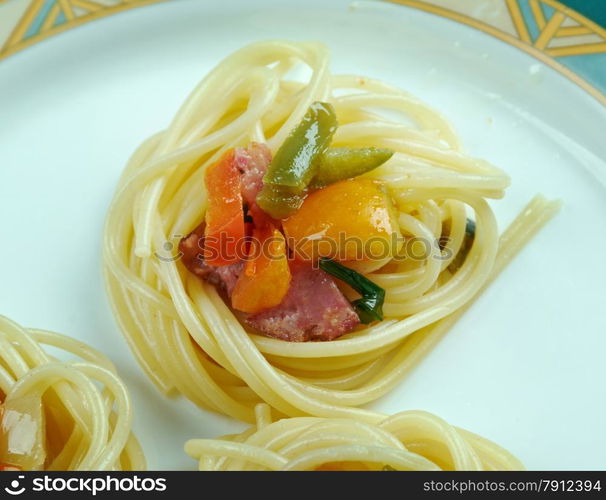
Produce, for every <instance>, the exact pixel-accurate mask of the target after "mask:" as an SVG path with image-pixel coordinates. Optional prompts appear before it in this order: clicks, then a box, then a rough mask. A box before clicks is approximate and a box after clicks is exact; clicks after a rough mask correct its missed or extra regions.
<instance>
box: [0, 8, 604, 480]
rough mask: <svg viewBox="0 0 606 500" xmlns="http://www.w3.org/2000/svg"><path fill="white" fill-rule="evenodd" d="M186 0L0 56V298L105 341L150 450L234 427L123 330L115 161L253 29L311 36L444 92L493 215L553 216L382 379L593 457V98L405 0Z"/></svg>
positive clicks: (596, 300)
mask: <svg viewBox="0 0 606 500" xmlns="http://www.w3.org/2000/svg"><path fill="white" fill-rule="evenodd" d="M327 4H328V2H324V1H321V0H307V1H306V2H304V3H302V2H294V1H292V2H291V1H289V2H286V1H284V0H262V1H261V0H257V1H255V2H247V1H245V0H241V1H233V2H197V1H193V0H192V1H181V2H169V3H160V4H156V5H153V6H149V7H145V8H141V9H137V10H134V11H129V12H125V13H122V14H120V15H117V16H112V17H108V18H105V19H101V20H98V21H95V22H93V23H90V24H87V25H85V26H82V27H79V28H77V29H74V30H71V31H68V32H67V33H64V34H62V35H60V36H57V37H53V38H51V39H49V40H46V41H45V42H44V43H42V44H38V45H35V46H34V47H32V48H29V49H27V50H26V51H23V52H20V53H18V54H16V55H14V56H11V57H9V58H7V59H5V60H4V61H2V63H1V64H0V223H1V228H2V240H1V242H2V245H1V246H0V277H1V279H0V312H1V313H3V314H6V315H8V316H9V317H12V318H14V319H15V320H17V321H18V322H20V323H22V324H25V325H27V326H34V327H43V328H48V329H54V330H57V331H60V332H64V333H67V334H69V335H72V336H74V337H77V338H80V339H82V340H84V341H86V342H89V343H91V344H93V345H94V346H96V347H98V348H100V349H101V350H103V351H104V352H105V353H107V354H108V355H109V356H110V357H111V358H112V359H113V360H114V361H115V362H116V364H117V366H118V368H119V371H120V373H121V374H122V376H123V378H124V379H125V381H126V382H127V384H128V386H129V387H130V389H131V392H132V394H133V399H134V404H135V409H136V419H135V431H136V433H137V435H138V437H139V438H140V440H141V442H142V444H143V446H144V449H145V452H146V454H147V457H148V461H149V466H150V468H154V469H156V468H161V469H183V468H186V469H192V468H194V467H195V464H194V462H193V461H191V460H190V459H189V458H188V457H187V456H185V455H184V453H183V451H182V446H183V443H184V442H185V441H186V440H187V439H189V438H192V437H216V436H219V435H221V434H224V433H227V432H233V431H235V430H237V429H241V428H243V427H244V424H242V423H240V422H236V421H232V420H231V419H228V418H225V417H222V416H218V415H215V414H210V413H208V412H203V411H200V410H198V409H197V408H195V407H194V406H193V405H191V404H190V403H189V402H187V401H184V400H176V401H175V400H168V399H165V398H163V397H162V396H161V395H160V394H159V393H158V392H157V391H156V389H155V388H154V387H153V386H152V384H151V382H149V381H148V380H147V378H146V377H145V376H144V374H143V373H142V371H141V370H140V369H139V367H138V365H137V364H136V362H135V360H134V358H133V357H132V356H131V354H130V352H129V351H128V348H127V346H126V344H125V342H124V341H123V340H122V337H121V334H120V332H119V331H118V329H117V327H116V324H115V323H114V320H113V318H112V316H111V313H110V310H109V307H108V303H107V300H106V298H105V295H104V287H103V281H102V277H101V270H100V267H101V266H100V247H101V230H102V223H103V220H104V216H105V211H106V208H107V206H108V203H109V201H110V198H111V196H112V193H113V190H114V186H115V183H116V181H117V179H118V176H119V174H120V171H121V170H122V168H123V165H124V163H125V162H126V160H127V158H128V157H129V155H130V153H131V152H132V151H133V149H134V148H135V147H136V146H137V145H138V144H139V143H140V142H141V141H142V140H143V139H144V138H146V137H147V136H149V135H150V134H152V133H153V132H155V131H157V130H159V129H161V128H163V127H164V126H166V125H167V123H168V122H169V120H170V119H171V117H172V115H173V113H174V112H175V111H176V109H177V107H178V106H179V104H180V103H181V102H182V101H183V99H184V98H185V97H186V95H187V94H188V92H189V90H190V89H191V88H192V87H193V86H194V85H195V84H196V82H197V81H198V80H199V79H200V78H202V77H203V76H204V75H205V74H206V73H207V72H208V71H209V70H210V69H211V68H212V67H213V65H214V64H216V63H217V62H218V61H219V60H221V59H222V58H223V57H224V56H226V55H227V54H229V53H230V52H231V51H233V50H235V49H237V48H239V47H240V46H242V45H244V44H246V43H249V42H251V41H253V40H259V39H266V38H277V37H281V38H290V39H295V40H306V39H317V40H322V41H323V42H325V43H326V44H327V45H328V46H329V47H330V48H331V49H332V54H333V63H332V67H333V70H334V71H335V72H348V73H352V72H353V73H362V74H366V75H369V76H372V77H378V78H381V79H384V80H386V81H388V82H391V83H394V84H397V85H399V86H401V87H402V88H405V89H407V90H409V91H410V92H412V93H414V94H416V95H417V96H419V97H421V98H422V99H424V100H425V101H426V102H428V103H430V104H431V105H432V106H434V107H436V108H438V109H440V110H441V111H442V112H443V113H444V114H445V115H446V116H447V117H448V118H449V119H450V120H451V121H452V122H453V123H454V125H455V127H456V129H457V130H458V131H459V132H460V134H461V135H462V137H463V141H464V144H465V146H466V148H467V149H468V151H470V152H471V153H472V154H474V155H477V156H481V157H484V158H486V159H488V160H489V161H491V162H493V163H495V164H497V165H499V166H501V167H502V168H504V169H505V170H506V171H507V172H508V173H509V174H510V175H511V177H512V179H513V184H512V187H511V188H510V190H509V191H508V194H507V197H506V198H505V199H504V200H502V201H498V202H496V203H494V204H493V206H494V208H495V210H496V212H497V215H498V218H499V222H500V224H501V225H502V227H505V225H506V224H507V223H508V222H509V221H510V220H511V219H513V217H514V216H515V214H516V213H517V212H518V211H519V210H520V209H521V207H522V206H523V205H524V204H525V203H526V202H527V201H528V200H529V199H530V198H531V197H532V196H533V195H534V194H535V193H537V192H542V193H544V194H545V195H547V196H548V197H555V198H561V199H562V200H563V201H564V207H563V209H562V211H561V213H560V214H559V215H558V216H557V218H556V219H555V220H554V221H553V222H552V223H551V224H549V226H548V227H547V228H546V229H545V230H544V231H543V232H542V233H541V234H540V235H539V236H538V237H537V238H536V239H534V240H533V241H532V243H531V244H530V245H529V246H528V247H527V248H526V249H525V250H524V251H523V252H522V254H521V255H520V256H519V257H518V258H517V259H516V260H515V262H514V263H513V264H512V265H511V266H510V267H509V268H508V269H507V270H506V271H505V272H504V273H503V275H502V277H501V278H499V279H498V281H497V282H496V283H495V284H494V286H492V287H491V288H490V289H489V290H488V291H487V292H486V293H485V294H484V295H483V296H482V297H481V298H480V299H479V300H478V301H477V303H476V304H475V305H474V306H473V307H472V309H471V310H470V311H469V312H468V313H467V314H466V315H465V317H464V318H463V319H462V320H461V321H460V322H459V324H457V325H456V328H454V330H452V331H451V332H450V333H449V334H448V336H447V337H446V339H445V340H444V341H443V342H442V343H441V344H440V345H439V346H438V347H437V348H436V349H435V350H434V352H433V353H432V354H431V355H430V356H428V357H427V358H426V359H425V360H424V361H423V362H422V364H421V365H420V366H419V367H418V368H417V369H416V370H415V371H414V372H413V373H412V375H411V376H410V377H409V378H408V379H407V380H405V381H404V382H403V383H402V384H401V385H400V386H399V387H398V388H397V390H395V391H394V392H392V393H391V394H389V395H388V396H387V397H385V398H383V399H382V400H380V401H379V402H378V403H377V404H375V405H374V407H375V408H377V409H380V410H383V411H385V412H396V411H399V410H404V409H412V408H418V409H425V410H428V411H431V412H435V413H437V414H438V415H440V416H442V417H444V418H445V419H447V420H448V421H449V422H452V423H454V424H456V425H459V426H462V427H465V428H467V429H470V430H473V431H474V432H477V433H479V434H481V435H484V436H486V437H487V438H490V439H492V440H494V441H496V442H498V443H500V444H501V445H503V446H505V447H506V448H508V449H510V450H511V451H512V452H513V453H514V454H516V455H517V456H518V457H519V458H520V459H521V460H522V461H523V462H524V463H525V464H526V465H527V467H528V468H531V469H598V468H604V467H605V466H606V432H605V430H604V416H605V414H606V398H605V392H604V383H605V381H606V363H605V362H604V353H605V352H606V314H605V309H606V301H605V299H606V292H605V288H604V286H605V284H606V279H605V278H606V271H605V269H604V261H603V258H602V255H603V252H604V249H606V231H605V224H604V220H605V219H606V164H605V163H604V158H606V141H605V140H604V129H605V125H604V124H605V123H606V108H604V106H602V105H601V104H600V103H598V101H597V100H596V99H594V98H593V97H591V96H590V95H589V94H587V93H586V92H585V90H583V89H581V88H580V87H578V86H576V85H575V84H573V83H572V82H570V81H569V80H567V79H566V78H564V77H563V76H562V75H560V74H559V73H558V72H556V71H554V70H553V69H550V68H549V67H548V66H546V65H543V64H542V63H539V62H538V61H537V60H536V59H534V58H532V57H531V56H529V55H527V54H525V53H524V52H522V51H519V50H517V49H515V48H513V47H510V46H508V45H506V44H505V43H503V42H501V41H499V40H497V39H494V38H492V37H489V36H488V35H485V34H483V33H482V32H480V31H476V30H473V29H472V28H469V27H466V26H463V25H460V24H457V23H455V22H453V21H449V20H446V19H442V18H439V17H437V16H434V15H431V14H427V13H424V12H421V11H417V10H413V9H410V8H405V7H402V6H396V5H388V4H377V3H374V2H372V3H371V2H363V3H357V4H354V5H353V6H350V5H349V4H348V2H347V1H346V0H339V1H333V2H330V6H328V5H327Z"/></svg>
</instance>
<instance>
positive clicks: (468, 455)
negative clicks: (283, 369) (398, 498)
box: [185, 404, 524, 471]
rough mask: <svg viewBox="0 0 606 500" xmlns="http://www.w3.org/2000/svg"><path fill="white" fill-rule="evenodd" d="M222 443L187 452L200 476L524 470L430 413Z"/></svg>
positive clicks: (260, 416) (287, 427)
mask: <svg viewBox="0 0 606 500" xmlns="http://www.w3.org/2000/svg"><path fill="white" fill-rule="evenodd" d="M256 416H257V421H256V425H254V426H253V427H251V428H250V429H248V430H246V431H244V432H242V433H241V434H235V435H229V436H224V437H222V438H220V439H192V440H190V441H188V442H187V443H186V445H185V451H186V453H187V454H188V455H190V456H191V457H192V458H194V459H196V460H197V461H198V464H199V468H200V470H203V471H217V470H221V471H225V470H286V471H288V470H332V471H335V470H434V471H435V470H523V469H524V466H523V465H522V464H521V463H520V462H519V461H518V460H517V459H516V458H515V457H514V456H513V455H511V454H510V453H509V452H508V451H506V450H504V449H503V448H501V447H500V446H498V445H496V444H494V443H493V442H491V441H489V440H487V439H484V438H482V437H480V436H478V435H476V434H473V433H471V432H469V431H466V430H464V429H460V428H458V427H454V426H452V425H450V424H448V423H447V422H445V421H444V420H442V419H441V418H439V417H437V416H435V415H432V414H431V413H428V412H425V411H416V410H411V411H403V412H400V413H397V414H395V415H393V416H386V415H383V416H382V417H381V419H380V420H379V421H377V423H375V424H368V423H363V422H358V421H355V420H353V419H346V418H319V417H295V418H285V419H282V420H278V421H272V419H271V412H270V409H269V407H268V406H267V405H265V404H260V405H259V406H258V407H257V409H256Z"/></svg>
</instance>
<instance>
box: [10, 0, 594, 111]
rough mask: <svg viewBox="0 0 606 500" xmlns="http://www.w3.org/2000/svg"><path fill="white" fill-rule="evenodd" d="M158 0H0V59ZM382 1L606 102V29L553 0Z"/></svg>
mask: <svg viewBox="0 0 606 500" xmlns="http://www.w3.org/2000/svg"><path fill="white" fill-rule="evenodd" d="M161 1H167V0H0V59H3V58H5V57H8V56H10V55H12V54H14V53H16V52H18V51H20V50H23V49H25V48H26V47H29V46H31V45H33V44H35V43H38V42H40V41H42V40H45V39H46V38H48V37H50V36H53V35H55V34H57V33H60V32H62V31H66V30H68V29H71V28H73V27H76V26H79V25H81V24H84V23H87V22H89V21H92V20H95V19H99V18H101V17H105V16H108V15H111V14H115V13H117V12H121V11H123V10H127V9H132V8H135V7H140V6H143V5H147V4H151V3H156V2H161ZM383 1H387V2H391V3H394V4H400V5H405V6H407V7H412V8H416V9H420V10H423V11H426V12H430V13H432V14H435V15H438V16H441V17H445V18H448V19H451V20H453V21H456V22H459V23H462V24H466V25H468V26H471V27H473V28H476V29H479V30H481V31H483V32H485V33H488V34H490V35H492V36H494V37H496V38H498V39H500V40H502V41H504V42H506V43H508V44H509V45H513V46H515V47H517V48H519V49H522V50H524V51H525V52H527V53H529V54H531V55H533V56H534V57H536V58H537V59H539V60H541V61H542V62H543V63H545V64H547V65H548V66H550V67H552V68H554V69H555V70H557V71H559V72H560V73H562V74H563V75H564V76H566V77H567V78H569V79H570V80H572V81H573V82H574V83H576V84H578V85H579V86H581V87H582V88H583V89H585V90H586V91H587V92H589V94H591V95H592V96H593V97H595V98H596V99H597V100H598V101H599V102H601V103H602V104H604V105H605V106H606V29H604V28H602V27H601V26H599V25H598V24H596V23H594V22H593V21H591V20H590V19H587V18H586V17H585V16H582V15H581V14H579V13H578V12H576V11H574V10H572V9H570V8H568V7H566V6H565V5H563V4H561V3H560V2H558V1H556V0H474V1H473V2H470V1H460V0H383ZM605 8H606V7H605Z"/></svg>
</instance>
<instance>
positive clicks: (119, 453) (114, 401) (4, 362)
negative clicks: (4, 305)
mask: <svg viewBox="0 0 606 500" xmlns="http://www.w3.org/2000/svg"><path fill="white" fill-rule="evenodd" d="M48 347H50V348H52V349H59V350H61V351H64V352H65V353H68V354H69V355H71V356H76V357H78V358H80V360H74V361H61V360H59V359H56V358H55V357H54V356H53V355H51V354H49V352H47V348H48ZM0 396H1V399H0V402H1V403H2V404H1V405H0V416H1V424H2V425H1V426H0V470H2V469H3V468H4V469H6V470H11V469H13V470H143V469H145V458H144V456H143V453H142V451H141V448H140V447H139V444H138V442H137V440H136V438H135V437H134V436H133V435H132V433H131V422H132V408H131V402H130V397H129V394H128V392H127V390H126V387H125V386H124V384H123V383H122V382H121V381H120V379H119V378H118V376H117V375H116V371H115V368H114V366H113V365H112V363H111V362H110V361H109V360H108V359H107V358H106V357H105V356H104V355H102V354H101V353H99V352H98V351H96V350H95V349H93V348H91V347H89V346H87V345H86V344H83V343H82V342H79V341H77V340H74V339H71V338H69V337H65V336H63V335H60V334H58V333H53V332H48V331H45V330H37V329H26V328H23V327H21V326H19V325H17V324H16V323H14V322H13V321H11V320H9V319H8V318H6V317H4V316H0Z"/></svg>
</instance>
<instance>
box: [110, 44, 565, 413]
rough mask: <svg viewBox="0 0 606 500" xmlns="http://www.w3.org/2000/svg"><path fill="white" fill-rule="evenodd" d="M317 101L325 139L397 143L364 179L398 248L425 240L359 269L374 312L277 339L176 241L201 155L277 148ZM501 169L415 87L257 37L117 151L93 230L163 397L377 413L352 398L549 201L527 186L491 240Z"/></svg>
mask: <svg viewBox="0 0 606 500" xmlns="http://www.w3.org/2000/svg"><path fill="white" fill-rule="evenodd" d="M299 66H305V67H307V69H308V71H309V73H310V74H311V76H309V78H308V79H307V80H306V81H299V80H297V81H295V80H292V79H289V78H290V77H289V75H290V74H291V71H292V70H293V68H296V67H299ZM318 101H323V102H325V103H329V104H330V105H331V106H332V107H333V108H334V110H335V112H336V117H337V120H338V123H339V126H338V129H337V130H336V133H335V134H334V138H333V140H332V144H333V146H335V147H366V146H371V147H376V148H389V150H391V151H393V152H394V154H393V156H392V157H391V158H389V160H387V161H386V162H385V163H384V164H383V165H381V166H379V167H378V168H376V169H374V170H372V171H369V172H367V173H365V174H364V175H363V176H362V177H361V178H363V179H370V180H372V181H376V182H380V183H381V184H382V185H384V186H386V189H387V191H388V193H389V196H390V197H391V199H392V200H393V203H394V206H395V211H396V214H395V218H396V220H397V224H398V226H399V227H398V231H400V232H401V234H402V235H403V237H404V240H405V245H409V244H413V243H414V242H415V241H416V242H425V244H426V249H425V251H424V252H422V253H421V255H420V256H419V257H418V258H414V259H412V258H408V259H395V258H392V257H391V256H390V257H388V258H384V259H376V260H374V261H370V262H369V261H367V262H363V263H360V265H359V266H358V267H357V269H358V271H359V272H360V273H363V275H364V276H365V277H366V278H368V279H369V280H371V281H372V282H374V283H375V284H377V286H380V287H382V288H383V289H384V291H385V303H384V306H383V312H384V319H383V321H380V322H375V323H372V324H370V325H368V326H365V327H358V328H357V329H355V330H353V331H351V332H350V333H347V334H345V335H343V336H341V337H340V338H338V339H336V340H331V341H324V342H288V341H284V340H280V339H277V338H269V337H266V336H262V335H259V334H258V332H255V331H254V330H251V329H250V328H249V327H248V326H247V325H246V323H245V322H243V321H241V318H240V317H239V316H238V315H237V314H236V313H234V310H233V309H231V308H230V307H229V305H228V304H227V303H226V302H225V300H224V299H223V297H222V296H221V294H220V293H219V292H218V291H217V289H216V288H215V287H214V286H213V285H212V284H210V283H208V282H204V281H203V280H201V279H199V278H198V277H197V276H194V275H193V274H191V273H189V272H188V271H187V270H186V269H185V267H184V266H183V265H182V262H180V260H179V258H178V257H179V256H180V254H178V253H177V250H176V248H175V247H176V242H177V241H178V240H179V238H182V237H183V236H185V235H187V234H188V233H190V232H192V230H193V229H194V228H195V227H196V226H198V225H199V224H200V221H203V220H204V218H205V214H206V211H207V207H208V193H207V192H206V191H205V189H204V180H205V174H206V173H207V171H208V168H209V166H210V165H215V164H216V163H217V161H221V158H224V155H225V154H226V152H227V151H229V150H231V148H234V147H245V146H246V145H248V144H250V143H251V142H255V143H264V144H267V145H268V147H269V149H270V150H271V153H273V154H275V153H276V151H277V150H278V148H279V147H280V146H281V145H282V144H283V143H284V141H285V140H286V139H287V138H288V137H289V134H290V133H291V131H292V130H293V129H294V128H295V127H296V126H297V124H298V123H300V122H301V120H302V117H304V115H305V113H306V111H307V110H308V109H311V108H310V106H312V105H313V103H315V102H318ZM509 182H510V181H509V178H508V176H507V175H506V174H505V173H503V172H502V171H501V170H499V169H498V168H496V167H494V166H492V165H490V164H489V163H487V162H486V161H483V160H479V159H476V158H473V157H470V156H468V155H466V154H465V153H463V152H462V150H461V147H460V145H459V140H458V138H457V136H456V135H455V133H454V131H453V130H452V128H451V126H450V125H449V124H448V122H447V121H446V120H445V119H444V118H442V116H441V115H440V114H439V113H437V112H435V111H434V110H432V109H431V108H430V107H428V106H427V105H425V104H424V103H422V102H421V101H419V100H418V99H416V98H415V97H413V96H411V95H409V94H407V93H406V92H404V91H402V90H399V89H397V88H395V87H392V86H390V85H387V84H385V83H382V82H379V81H377V80H373V79H369V78H364V77H358V76H347V75H332V74H331V73H330V71H329V54H328V51H327V49H326V48H325V47H324V46H322V45H321V44H318V43H294V42H285V41H270V42H261V43H255V44H253V45H250V46H248V47H245V48H243V49H241V50H239V51H238V52H236V53H234V54H233V55H231V56H229V57H228V58H227V59H225V60H224V61H223V62H222V63H220V64H219V65H218V66H217V67H216V68H215V69H214V70H213V71H212V72H211V73H210V74H209V75H208V76H207V77H206V78H205V79H204V80H203V81H202V82H201V83H200V84H199V85H198V86H197V87H196V89H195V90H194V91H193V92H192V93H191V95H190V96H189V97H188V98H187V100H186V101H185V103H184V104H183V106H182V107H181V109H180V110H179V112H178V113H177V114H176V116H175V118H174V119H173V121H172V123H171V124H170V125H169V127H168V128H167V129H166V130H164V131H162V132H159V133H157V134H156V135H154V136H152V137H150V138H149V139H148V140H146V141H145V142H144V143H143V144H142V145H141V146H140V147H139V148H138V149H137V151H136V152H135V153H134V154H133V156H132V158H131V159H130V161H129V162H128V165H127V166H126V168H125V170H124V172H123V174H122V177H121V179H120V181H119V184H118V187H117V190H116V193H115V196H114V199H113V201H112V203H111V206H110V209H109V212H108V215H107V220H106V226H105V234H104V269H105V276H106V281H107V289H108V293H109V296H110V299H111V303H112V307H113V312H114V315H115V317H116V318H117V321H118V323H119V326H120V328H121V330H122V332H123V333H124V335H125V337H126V339H127V341H128V343H129V345H130V347H131V349H132V351H133V352H134V353H135V355H136V357H137V359H138V361H139V363H140V364H141V365H142V366H143V368H144V369H145V371H146V372H147V374H148V375H149V377H150V378H151V379H152V380H153V381H154V382H155V384H156V385H157V386H158V387H159V388H160V389H161V390H162V391H163V392H164V393H166V394H175V393H180V394H183V395H184V396H185V397H187V398H188V399H190V400H191V401H193V402H194V403H195V404H197V405H199V406H200V407H203V408H207V409H210V410H213V411H217V412H221V413H224V414H227V415H230V416H232V417H234V418H237V419H240V420H244V421H248V422H253V421H254V411H255V407H256V405H257V404H259V403H262V402H264V403H267V404H268V405H270V406H271V407H272V408H273V409H274V411H275V412H276V414H277V415H280V416H290V417H300V416H306V415H312V416H316V417H324V418H356V419H357V420H359V421H360V422H366V423H369V424H376V423H377V422H378V421H379V420H381V419H382V418H383V416H381V415H379V414H377V413H375V412H373V411H371V410H368V409H364V408H360V407H361V406H363V405H366V404H368V403H371V402H372V401H374V400H376V399H377V398H379V397H380V396H382V395H384V394H385V393H387V392H388V391H389V390H390V389H391V388H393V387H394V386H395V385H396V384H397V383H398V382H399V381H400V380H402V378H403V377H404V376H405V375H406V374H407V373H408V372H409V371H410V368H411V367H412V366H413V365H414V364H415V363H416V362H418V361H419V360H420V359H421V358H422V357H423V356H424V355H425V354H426V353H427V352H428V351H429V349H430V348H431V347H432V346H433V345H435V343H436V342H437V341H438V340H439V339H440V338H441V337H442V336H443V335H444V333H445V332H446V331H447V330H448V329H449V328H450V326H452V324H453V323H454V322H455V321H456V319H457V318H458V317H459V316H460V315H461V314H462V312H463V311H464V310H465V308H466V307H467V306H468V305H469V304H470V302H471V301H472V299H473V298H474V297H477V295H478V293H479V292H480V291H481V290H482V289H483V287H485V286H486V285H487V284H488V282H489V281H490V280H491V279H493V278H494V277H496V275H497V274H498V272H499V271H500V270H501V269H502V268H503V267H504V266H505V265H506V264H507V263H508V262H509V261H510V260H511V258H512V257H513V256H514V255H515V254H516V253H517V252H518V251H519V250H520V248H521V247H522V246H523V245H524V244H525V243H526V242H527V241H528V240H529V238H530V237H531V236H532V235H533V234H534V233H536V232H537V231H538V230H539V229H540V227H541V226H542V225H543V224H544V223H545V222H546V221H547V220H548V219H549V218H550V217H551V215H553V213H555V211H556V209H557V204H556V203H552V202H547V201H546V200H544V199H543V198H536V199H535V200H533V201H532V202H531V203H530V205H529V206H528V207H527V208H526V209H525V210H524V211H523V212H522V213H521V214H520V216H519V217H518V218H517V219H516V221H515V222H514V223H513V225H512V226H511V227H510V229H509V230H507V231H506V232H505V233H504V234H503V236H501V238H500V239H499V236H498V230H497V224H496V220H495V216H494V214H493V212H492V210H491V208H490V205H489V204H488V202H487V199H488V198H500V197H502V196H503V195H504V190H505V189H506V188H507V186H508V185H509ZM338 206H339V200H335V203H334V204H332V205H331V206H327V207H326V213H330V212H331V211H332V210H335V207H338ZM470 220H472V221H474V222H475V230H474V232H473V238H472V239H471V241H472V243H471V241H470V240H469V239H468V238H466V233H467V228H468V225H469V221H470ZM468 244H469V245H468ZM171 248H172V249H174V250H173V251H172V252H171V251H170V249H171ZM411 248H412V247H411ZM345 293H348V292H345ZM360 425H362V424H360Z"/></svg>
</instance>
